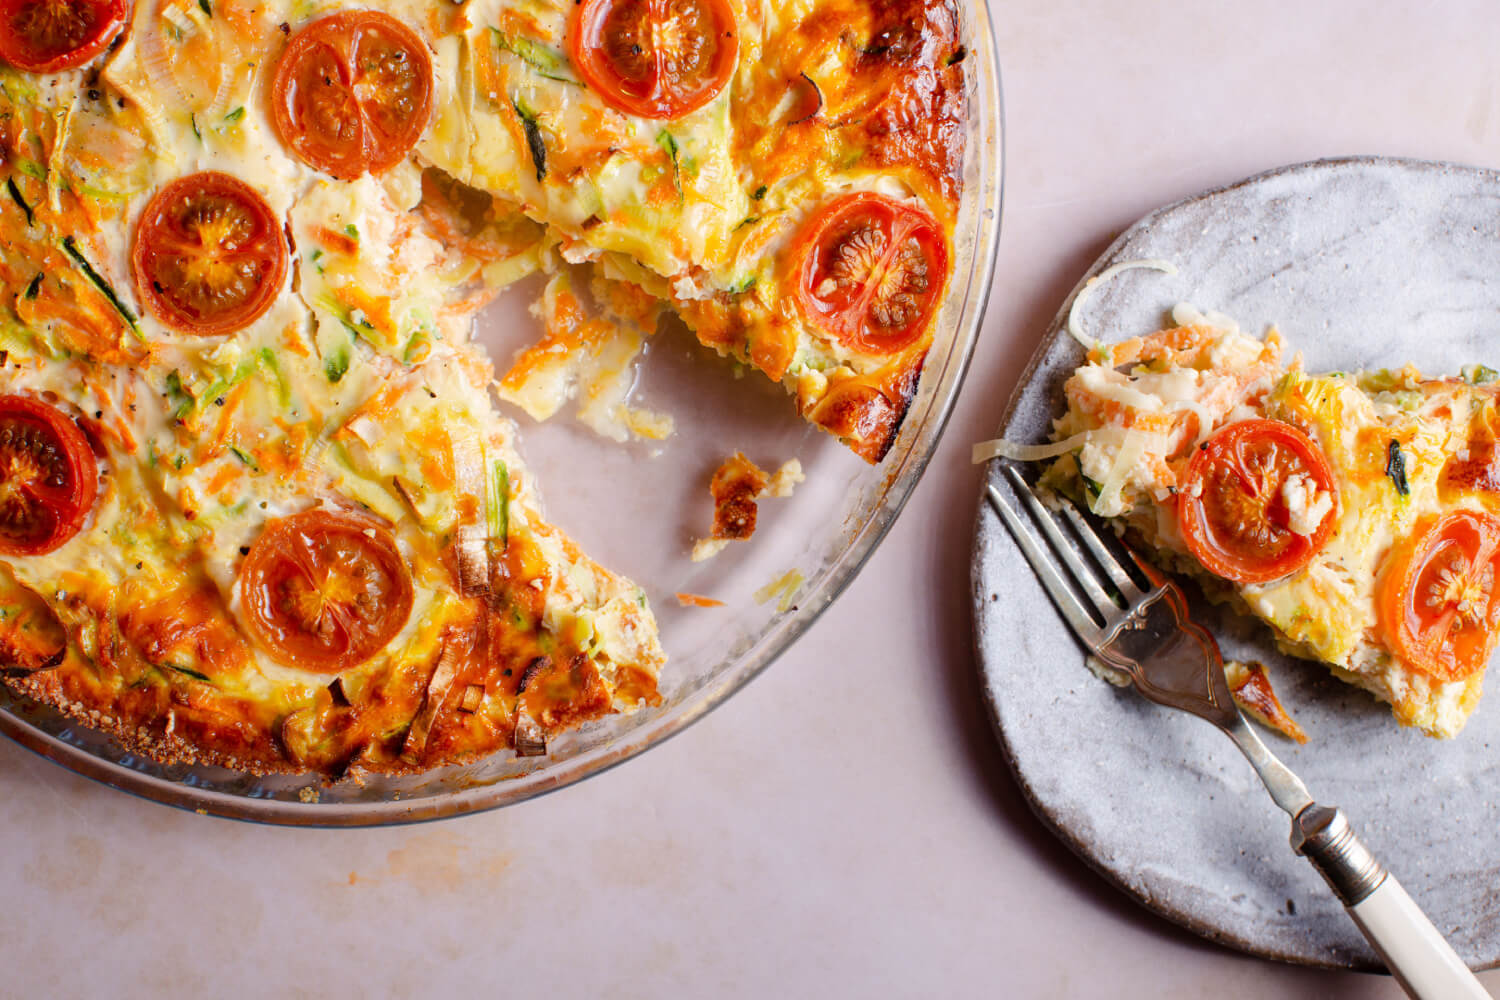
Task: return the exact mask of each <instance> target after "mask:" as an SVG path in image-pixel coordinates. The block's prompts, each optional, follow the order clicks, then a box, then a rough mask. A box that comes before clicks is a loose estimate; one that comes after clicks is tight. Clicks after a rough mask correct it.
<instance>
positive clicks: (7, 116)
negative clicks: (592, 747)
mask: <svg viewBox="0 0 1500 1000" xmlns="http://www.w3.org/2000/svg"><path fill="white" fill-rule="evenodd" d="M12 6H15V5H12ZM16 10H18V11H20V13H17V14H16V16H13V17H9V16H8V17H7V18H5V19H0V187H3V188H4V191H3V194H0V282H3V284H0V288H3V303H0V305H3V309H0V679H3V682H4V683H5V684H6V685H8V687H9V688H10V689H11V691H12V692H14V693H15V694H17V695H20V696H24V697H25V698H29V699H31V700H33V701H34V702H39V703H42V704H45V705H48V706H51V707H53V708H55V709H57V710H58V711H61V712H62V713H64V714H65V715H67V716H69V717H71V718H72V719H74V720H77V721H79V722H82V723H84V724H87V725H90V726H93V727H95V728H96V729H99V730H102V731H104V732H107V733H108V734H110V735H112V736H113V737H114V738H115V739H117V740H118V741H119V742H120V743H121V744H122V745H123V747H124V749H125V750H126V751H129V752H133V753H140V754H144V755H146V756H148V757H150V758H153V759H155V760H157V761H161V762H166V763H207V764H217V765H222V766H225V767H231V768H237V769H241V770H245V771H252V772H301V771H310V772H317V773H321V774H323V775H328V776H338V775H343V774H345V773H348V772H351V771H359V770H364V771H372V772H387V773H394V772H403V771H419V770H424V769H428V768H433V767H438V766H442V765H446V764H453V763H460V762H466V761H471V760H474V759H476V758H478V757H481V756H483V755H486V754H490V753H494V752H497V751H502V750H508V749H513V750H515V751H516V752H517V753H519V754H544V753H546V752H547V746H548V741H549V739H550V738H552V737H554V736H555V735H556V734H559V733H561V732H563V731H565V730H568V729H569V728H571V727H574V726H577V725H580V724H582V723H586V722H589V721H591V720H596V719H599V718H601V717H603V716H605V715H609V714H611V713H617V712H628V711H634V710H637V709H640V708H641V707H643V706H649V705H653V704H657V703H659V701H660V699H661V695H660V693H659V690H658V680H659V678H660V673H661V668H662V665H663V663H664V660H665V654H664V652H663V650H662V647H661V643H660V640H659V636H658V633H657V626H656V622H655V619H654V617H653V615H652V613H651V610H650V607H649V602H648V601H647V598H646V593H645V591H644V590H643V589H642V588H641V587H639V586H637V585H636V584H635V583H633V582H631V581H630V580H628V579H626V578H624V577H623V576H620V575H618V574H617V573H614V572H612V571H611V570H608V569H606V568H604V567H603V566H600V565H599V564H597V563H596V562H594V561H593V560H591V559H589V558H588V557H587V556H586V555H584V554H583V553H582V552H580V551H579V549H578V548H577V547H576V546H575V545H574V544H573V543H572V542H571V541H570V540H569V539H568V538H567V536H566V535H564V534H563V533H562V531H560V530H559V529H558V528H557V527H555V526H553V525H551V524H550V523H548V522H547V521H546V520H545V519H544V518H543V516H542V513H541V505H540V494H539V491H538V488H537V484H536V483H535V482H534V480H533V478H532V476H531V475H530V474H529V473H528V471H527V469H526V467H525V466H524V465H523V463H522V462H521V460H520V456H519V454H518V452H517V449H516V440H517V431H516V428H515V426H514V425H513V424H512V423H511V421H510V419H509V418H508V417H507V416H505V414H504V413H503V412H502V410H501V409H500V408H499V407H500V402H499V401H500V400H503V401H504V402H505V405H515V406H518V407H520V408H521V409H523V410H525V411H526V412H527V413H529V414H532V415H533V416H536V417H538V418H542V417H545V416H548V415H550V414H551V413H554V412H556V411H557V410H558V408H559V407H560V406H561V404H562V402H563V401H564V400H565V399H566V398H567V397H568V396H569V395H570V394H575V393H577V394H581V395H584V396H587V397H588V400H589V405H588V406H587V407H583V408H582V409H581V412H580V418H581V419H582V420H583V421H584V422H585V423H586V424H587V425H589V426H591V427H593V428H594V429H596V430H598V431H599V432H600V433H603V434H606V435H608V436H611V437H616V438H620V439H624V438H626V437H630V436H639V437H663V436H665V435H667V434H670V432H671V426H672V423H671V419H670V416H669V415H662V414H654V413H651V412H649V411H646V410H642V409H639V408H632V407H631V406H629V405H628V404H627V400H626V397H627V396H628V392H629V386H630V382H631V375H630V364H631V361H632V359H633V357H634V356H635V355H636V354H638V353H639V351H640V347H641V344H642V342H643V340H644V338H646V337H648V336H650V335H651V333H652V332H653V330H654V327H655V323H656V320H657V318H658V317H659V316H660V315H661V314H662V313H664V312H666V311H671V312H674V313H675V314H676V315H677V316H679V317H680V318H681V319H682V321H683V322H684V323H685V324H686V325H687V326H688V327H689V328H690V329H691V330H692V331H693V333H694V334H695V335H696V336H697V338H698V340H699V341H700V342H701V343H702V344H704V345H705V346H707V347H709V348H711V349H713V350H715V351H718V352H720V353H721V354H725V355H728V356H730V357H732V358H734V359H735V360H736V361H737V362H739V363H740V364H741V365H743V366H746V367H748V368H751V369H754V370H756V371H759V372H760V373H762V374H764V375H765V376H766V377H768V378H770V379H772V380H773V381H776V382H779V383H781V384H782V385H783V386H785V388H786V389H787V390H788V392H789V394H790V395H791V398H792V402H793V404H794V405H795V407H796V409H797V411H798V412H799V413H800V414H801V415H802V416H803V417H805V418H806V419H807V420H808V421H810V422H811V423H812V424H813V425H815V426H817V427H820V428H822V429H824V430H827V431H829V432H830V433H832V434H834V435H837V436H838V437H839V438H841V439H842V440H843V441H844V442H845V443H846V444H847V445H848V446H849V447H850V448H851V449H853V450H854V451H855V452H856V453H857V454H859V455H860V456H862V457H864V458H865V459H867V460H869V461H871V462H875V461H878V460H879V459H880V458H881V457H882V456H883V455H884V454H885V453H886V451H887V450H888V449H889V448H890V447H891V443H892V441H893V439H894V437H895V435H896V433H897V431H898V429H899V427H900V425H901V421H902V418H903V416H904V414H905V412H906V409H907V406H908V404H909V403H910V401H911V399H912V397H913V394H914V393H915V390H916V384H917V379H918V376H919V374H920V371H921V368H922V362H923V359H924V358H925V356H926V353H927V351H928V349H929V348H930V346H931V345H932V342H933V338H934V336H935V333H936V330H937V327H938V316H939V312H940V309H941V305H942V301H943V297H944V293H945V291H946V289H947V287H948V283H949V280H950V275H951V270H952V266H951V261H952V260H953V259H954V256H955V253H954V249H953V246H952V233H953V227H954V220H955V218H956V215H957V210H958V203H959V195H960V169H961V164H962V162H963V154H964V128H963V124H964V114H965V67H964V65H963V63H964V59H965V54H966V50H965V49H964V47H963V45H962V44H961V41H960V38H959V30H958V25H959V18H958V11H957V8H956V6H955V5H954V4H953V3H952V0H793V2H790V3H778V4H758V3H743V2H740V0H682V2H676V0H674V2H672V3H659V2H656V0H650V2H638V0H467V2H461V3H454V2H450V0H394V2H390V3H382V4H379V5H373V4H371V5H359V4H352V3H328V2H315V3H309V2H305V0H135V2H129V0H69V2H67V3H65V4H63V3H52V2H46V0H43V2H37V3H26V4H21V5H20V6H19V7H17V8H16ZM12 13H15V11H12ZM54 15H56V16H54ZM537 273H542V274H546V275H549V276H550V280H549V281H548V282H547V286H546V287H547V290H546V292H544V294H543V301H542V303H541V307H540V312H541V314H542V316H543V318H544V321H545V327H546V329H545V331H544V336H543V339H542V341H541V342H540V343H539V344H538V345H536V346H535V347H534V348H532V349H529V350H528V351H526V352H524V353H523V354H522V355H521V356H520V357H519V358H518V359H516V361H515V362H514V363H513V364H512V365H511V367H510V369H509V371H507V372H505V373H503V375H502V377H501V378H500V379H499V380H498V382H497V379H496V378H495V371H494V367H493V363H492V361H491V359H490V358H488V357H486V356H485V354H484V353H483V352H482V351H481V350H480V349H479V348H478V347H476V346H475V345H474V344H473V343H472V342H471V332H472V327H473V318H474V315H475V313H476V312H477V311H478V310H479V309H480V308H481V307H482V306H484V305H485V304H486V303H487V302H489V301H490V300H491V299H492V298H493V297H494V296H495V295H497V294H499V293H500V292H501V291H502V290H503V289H505V288H506V287H507V286H509V285H511V284H512V283H514V282H515V281H517V280H518V279H520V278H523V277H526V276H528V275H533V274H537ZM580 276H586V280H587V282H588V284H589V286H590V288H591V290H592V292H593V299H594V301H595V302H596V303H598V304H599V305H600V307H601V309H602V310H603V311H604V313H605V314H607V315H601V316H591V315H587V314H586V313H585V311H584V307H583V305H582V304H581V303H582V300H581V298H580V297H579V296H577V295H576V294H575V286H574V284H573V282H574V280H575V278H578V277H580ZM492 389H493V390H494V391H493V392H492ZM497 397H498V399H497Z"/></svg>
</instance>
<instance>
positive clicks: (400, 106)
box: [271, 10, 433, 180]
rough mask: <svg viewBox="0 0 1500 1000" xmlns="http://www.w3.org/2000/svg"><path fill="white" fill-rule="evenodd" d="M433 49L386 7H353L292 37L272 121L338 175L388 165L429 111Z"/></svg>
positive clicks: (277, 81)
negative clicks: (358, 8) (367, 8)
mask: <svg viewBox="0 0 1500 1000" xmlns="http://www.w3.org/2000/svg"><path fill="white" fill-rule="evenodd" d="M432 88H433V84H432V56H431V55H430V54H429V53H428V51H427V45H426V44H425V43H424V42H423V41H422V39H421V37H419V36H418V35H417V33H416V32H414V31H412V30H411V29H410V28H408V27H407V26H406V25H404V24H402V23H401V22H400V21H398V20H396V19H395V18H394V17H391V16H390V15H389V14H384V13H381V12H380V11H375V10H351V11H344V12H342V13H339V14H331V15H329V16H328V17H322V18H319V19H318V20H316V21H314V22H312V23H311V24H309V25H308V26H307V27H305V28H303V29H302V30H301V31H299V32H297V34H296V35H295V36H294V37H293V38H292V40H291V41H290V42H289V43H287V47H286V51H284V52H283V53H282V54H281V61H280V62H278V63H277V65H276V76H275V78H274V80H273V81H272V84H271V120H272V121H273V122H274V123H275V125H276V131H277V132H279V133H280V134H281V141H282V142H284V143H286V145H287V148H288V149H290V150H291V151H292V152H293V153H295V154H296V155H297V157H298V158H299V159H301V160H302V161H303V162H305V163H307V164H308V165H310V166H312V167H314V168H316V169H318V170H321V171H323V172H324V173H326V174H331V175H332V176H334V177H337V178H339V179H340V180H353V179H354V178H356V177H359V176H360V175H362V174H366V173H376V174H378V173H380V172H382V171H384V170H389V169H390V168H391V167H394V166H395V165H396V164H398V163H400V162H401V161H402V160H404V159H406V155H407V154H408V153H410V152H411V151H412V149H413V148H414V147H415V146H416V144H417V140H419V139H420V138H422V132H423V131H424V130H425V129H426V128H427V119H428V118H429V117H431V115H432Z"/></svg>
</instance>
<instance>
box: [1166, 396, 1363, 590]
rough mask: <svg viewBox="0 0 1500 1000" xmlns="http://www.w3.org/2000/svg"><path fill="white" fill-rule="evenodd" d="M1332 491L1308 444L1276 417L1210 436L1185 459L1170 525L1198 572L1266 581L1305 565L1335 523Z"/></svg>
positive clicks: (1318, 455)
mask: <svg viewBox="0 0 1500 1000" xmlns="http://www.w3.org/2000/svg"><path fill="white" fill-rule="evenodd" d="M1337 508H1338V489H1337V486H1336V484H1335V483H1334V480H1333V472H1332V471H1331V470H1330V469H1329V467H1328V459H1326V458H1325V457H1324V456H1323V452H1322V450H1321V449H1320V448H1319V447H1318V446H1317V445H1316V444H1314V443H1313V441H1312V439H1311V438H1309V437H1308V436H1307V435H1306V434H1304V433H1302V432H1301V431H1300V430H1298V429H1297V428H1295V427H1293V426H1292V425H1291V424H1285V423H1282V422H1281V421H1279V420H1241V421H1239V422H1238V423H1233V424H1230V425H1228V426H1227V427H1223V428H1221V429H1219V430H1217V431H1215V432H1214V433H1213V434H1212V435H1211V436H1210V437H1209V439H1208V440H1207V441H1205V442H1203V444H1201V445H1199V447H1198V450H1197V451H1196V452H1194V454H1193V457H1192V459H1191V460H1190V461H1189V462H1188V466H1187V471H1186V474H1185V475H1184V477H1183V481H1182V483H1181V484H1180V485H1179V487H1178V490H1177V523H1178V525H1179V527H1180V528H1181V529H1182V537H1183V540H1184V541H1185V542H1186V543H1187V547H1188V551H1189V552H1191V553H1192V554H1193V555H1194V556H1196V557H1197V559H1198V561H1199V562H1201V563H1202V564H1203V566H1204V568H1205V569H1207V570H1208V571H1209V572H1210V573H1216V574H1218V575H1219V576H1222V577H1224V578H1226V579H1229V580H1234V581H1235V582H1237V583H1265V582H1267V581H1270V580H1276V579H1279V578H1281V577H1283V576H1286V575H1287V574H1289V573H1295V572H1296V571H1297V570H1299V569H1301V568H1302V567H1303V566H1306V565H1307V564H1308V562H1310V561H1311V560H1312V557H1313V556H1315V555H1317V554H1318V552H1319V551H1321V550H1322V548H1323V546H1325V545H1327V544H1328V537H1329V535H1331V534H1332V533H1333V526H1334V524H1335V523H1336V522H1337V520H1338V514H1337Z"/></svg>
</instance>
